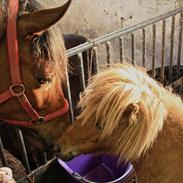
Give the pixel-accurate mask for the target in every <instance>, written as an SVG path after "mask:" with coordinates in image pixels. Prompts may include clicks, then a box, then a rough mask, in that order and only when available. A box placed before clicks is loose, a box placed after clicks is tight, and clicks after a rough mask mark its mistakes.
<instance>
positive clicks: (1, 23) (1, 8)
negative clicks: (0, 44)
mask: <svg viewBox="0 0 183 183" xmlns="http://www.w3.org/2000/svg"><path fill="white" fill-rule="evenodd" d="M7 14H8V12H7V2H6V1H4V0H2V1H0V38H1V37H2V36H3V34H4V32H5V29H6V25H5V24H6V17H7Z"/></svg>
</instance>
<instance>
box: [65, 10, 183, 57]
mask: <svg viewBox="0 0 183 183" xmlns="http://www.w3.org/2000/svg"><path fill="white" fill-rule="evenodd" d="M182 11H183V7H181V8H178V9H176V10H173V11H170V12H168V13H165V14H162V15H159V16H157V17H155V18H151V19H149V20H146V21H143V22H141V23H140V24H135V25H133V26H130V27H126V28H123V29H120V30H117V31H114V32H112V33H109V34H106V35H103V36H101V37H98V38H96V39H93V40H91V41H87V42H86V43H84V44H81V45H79V46H76V47H74V48H71V49H69V50H67V54H68V56H69V57H70V56H72V55H75V54H78V53H79V52H83V51H85V50H87V49H89V48H92V47H95V46H97V45H100V44H103V43H106V42H107V41H110V40H111V39H114V38H119V37H121V36H124V35H126V34H128V33H131V32H133V31H136V30H138V29H142V28H143V27H146V26H148V25H151V24H153V23H156V22H158V21H161V20H163V19H166V18H168V17H170V16H173V15H176V14H178V13H180V12H182Z"/></svg>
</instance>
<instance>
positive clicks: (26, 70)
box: [0, 0, 71, 145]
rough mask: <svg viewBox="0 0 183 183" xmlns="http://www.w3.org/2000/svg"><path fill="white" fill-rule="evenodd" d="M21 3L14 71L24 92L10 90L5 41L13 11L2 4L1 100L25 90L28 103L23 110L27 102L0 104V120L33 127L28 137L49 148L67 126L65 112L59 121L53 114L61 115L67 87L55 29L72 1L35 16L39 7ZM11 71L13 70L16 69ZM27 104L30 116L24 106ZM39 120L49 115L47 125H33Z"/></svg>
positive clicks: (13, 86) (59, 38) (62, 53)
mask: <svg viewBox="0 0 183 183" xmlns="http://www.w3.org/2000/svg"><path fill="white" fill-rule="evenodd" d="M9 2H10V1H9ZM12 2H13V1H12ZM24 3H25V2H24V1H20V2H19V4H20V5H19V13H18V16H17V23H16V29H17V34H16V36H17V43H18V57H19V65H20V68H18V69H19V70H20V77H21V81H22V85H23V87H22V85H19V84H18V85H16V84H14V83H13V84H12V81H13V79H14V78H13V77H14V75H13V74H12V75H11V74H10V73H11V71H10V64H9V53H8V49H9V45H8V44H7V39H8V36H10V37H11V30H8V31H9V33H8V32H7V31H6V29H7V24H8V19H11V16H12V15H11V10H9V11H8V10H7V9H8V5H7V2H6V1H5V0H4V1H1V2H0V7H1V8H0V15H3V16H1V19H2V20H1V19H0V53H1V54H0V65H1V68H0V75H1V78H0V83H1V84H0V94H2V93H3V92H5V91H7V92H5V94H7V95H12V92H13V93H15V94H16V93H21V92H22V93H24V90H25V93H24V94H25V95H26V97H27V98H28V100H29V101H28V102H26V104H25V103H24V102H22V99H23V98H24V99H25V96H23V97H17V98H16V97H14V96H13V97H12V96H10V97H9V98H8V99H7V100H5V101H3V100H1V102H0V119H1V120H2V119H5V121H6V120H11V121H12V120H15V121H22V124H23V122H24V121H26V122H31V123H32V125H30V126H29V127H25V130H27V133H29V134H30V135H31V136H34V137H35V138H36V139H41V140H42V142H45V143H47V144H50V143H51V142H52V140H53V139H54V138H55V137H56V136H58V135H60V133H61V132H62V131H63V130H64V129H65V128H66V127H67V126H68V124H69V122H68V118H67V112H65V113H63V116H60V117H58V116H59V115H58V114H56V113H54V112H55V111H56V112H58V113H60V114H61V112H59V110H60V109H61V108H62V107H63V106H64V105H65V99H64V95H63V91H62V89H61V87H62V86H63V83H64V82H65V72H66V64H67V57H66V53H65V47H64V43H63V39H62V36H61V32H60V30H59V28H58V26H53V25H54V24H55V23H56V22H57V21H58V20H60V19H61V18H62V17H63V15H64V14H65V12H66V11H67V9H68V7H69V5H70V3H71V0H69V1H68V2H66V3H65V4H64V5H62V6H60V7H57V8H53V9H43V10H37V4H38V2H34V1H30V2H29V1H28V3H27V1H26V3H27V4H24ZM31 3H35V4H31ZM9 17H10V18H9ZM9 44H11V43H9ZM14 49H17V48H14ZM13 67H15V70H16V68H17V67H18V66H17V65H15V66H13ZM13 72H14V70H13ZM13 72H12V73H13ZM15 75H16V74H15ZM15 77H16V76H15ZM19 90H20V91H19ZM8 92H9V94H8ZM7 95H6V96H7ZM3 97H4V96H2V97H0V99H1V98H3ZM24 99H23V100H24ZM29 102H30V103H31V106H32V108H33V110H31V109H30V108H31V107H30V106H28V103H29ZM28 108H29V109H28ZM27 111H29V112H27ZM35 111H36V113H35ZM27 113H30V115H28V114H27ZM53 113H54V114H53ZM37 114H38V115H39V116H43V117H44V116H46V115H47V114H51V115H48V116H46V118H47V119H43V118H40V121H43V123H41V124H37V125H35V124H34V123H33V122H34V117H36V115H37ZM52 114H53V115H52ZM31 116H32V117H31ZM57 117H58V118H57ZM38 118H39V117H38ZM55 118H57V119H55ZM44 120H45V121H46V122H44ZM35 121H37V120H35ZM40 121H38V122H40ZM20 123H21V122H20ZM28 124H29V123H28ZM25 126H26V125H25ZM38 144H39V143H38ZM39 145H40V144H39Z"/></svg>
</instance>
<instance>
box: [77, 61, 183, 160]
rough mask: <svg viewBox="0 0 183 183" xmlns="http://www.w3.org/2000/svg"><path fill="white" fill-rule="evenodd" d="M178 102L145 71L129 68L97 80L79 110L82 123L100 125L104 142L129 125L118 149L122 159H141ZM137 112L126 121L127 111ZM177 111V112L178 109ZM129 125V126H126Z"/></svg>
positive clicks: (114, 69)
mask: <svg viewBox="0 0 183 183" xmlns="http://www.w3.org/2000/svg"><path fill="white" fill-rule="evenodd" d="M170 101H174V102H175V103H176V104H178V105H177V106H179V108H180V106H181V109H182V110H183V105H182V101H181V99H180V98H179V97H177V96H176V95H175V94H173V93H172V92H171V91H169V90H167V89H165V88H164V87H163V86H161V84H159V83H158V82H157V81H155V80H153V79H152V78H150V77H149V76H148V75H147V73H146V72H145V71H144V70H142V68H140V67H137V66H131V65H129V64H123V65H117V66H114V67H112V68H110V69H108V70H106V71H103V72H101V73H99V74H97V75H96V76H94V77H93V78H92V79H91V80H90V82H89V85H88V87H87V88H86V89H85V91H84V93H83V95H82V96H81V100H80V103H79V107H81V110H82V112H81V114H80V115H79V116H78V119H79V120H82V121H83V124H84V123H86V122H89V123H90V122H91V123H94V124H95V125H96V123H97V124H98V123H100V125H101V126H102V127H103V128H102V130H101V135H100V140H102V139H104V138H110V137H111V135H112V133H113V132H114V130H115V129H116V128H118V127H119V125H125V128H124V131H121V135H120V138H119V139H118V141H117V142H116V143H117V146H116V153H117V154H120V155H121V158H123V159H126V160H130V159H136V158H138V157H139V156H140V155H141V154H142V153H145V152H146V150H147V149H148V148H149V147H150V146H151V145H152V144H153V142H154V140H155V139H156V137H157V134H158V132H159V131H160V130H161V129H162V127H163V124H164V121H165V120H166V118H167V112H168V108H169V107H170V106H171V102H170ZM130 105H133V107H134V109H133V111H132V112H131V113H130V114H129V117H128V120H126V121H125V120H124V115H125V111H126V110H127V108H128V107H129V106H130ZM174 110H175V109H174ZM124 123H126V124H124Z"/></svg>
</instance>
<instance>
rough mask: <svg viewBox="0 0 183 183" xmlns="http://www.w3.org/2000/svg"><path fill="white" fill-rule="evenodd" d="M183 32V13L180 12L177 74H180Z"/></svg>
mask: <svg viewBox="0 0 183 183" xmlns="http://www.w3.org/2000/svg"><path fill="white" fill-rule="evenodd" d="M182 32H183V13H181V14H180V22H179V40H178V55H177V66H178V68H177V76H180V65H181V54H182Z"/></svg>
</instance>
